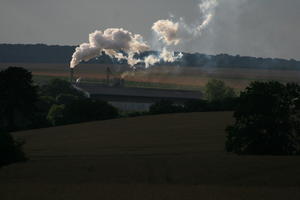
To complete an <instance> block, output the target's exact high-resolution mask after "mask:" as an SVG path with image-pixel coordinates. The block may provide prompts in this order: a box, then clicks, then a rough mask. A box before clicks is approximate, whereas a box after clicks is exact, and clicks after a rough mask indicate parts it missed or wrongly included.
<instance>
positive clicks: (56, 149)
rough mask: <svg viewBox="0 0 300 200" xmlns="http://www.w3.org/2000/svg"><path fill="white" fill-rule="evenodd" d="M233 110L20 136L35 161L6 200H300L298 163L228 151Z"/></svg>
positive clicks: (4, 174) (6, 188) (22, 169)
mask: <svg viewBox="0 0 300 200" xmlns="http://www.w3.org/2000/svg"><path fill="white" fill-rule="evenodd" d="M232 122H233V118H232V113H231V112H215V113H214V112H212V113H189V114H173V115H157V116H144V117H138V118H123V119H115V120H107V121H100V122H90V123H83V124H75V125H68V126H61V127H54V128H48V129H39V130H32V131H22V132H16V133H14V136H15V137H17V138H24V139H25V140H26V145H25V147H24V149H25V151H26V153H27V155H28V156H29V157H30V160H29V161H28V162H26V163H18V164H13V165H9V166H6V167H3V168H1V169H0V199H1V200H7V199H18V200H19V199H45V200H48V199H49V200H50V199H51V200H52V199H58V200H59V199H75V200H76V199H118V200H120V199H128V200H140V199H170V200H171V199H172V200H176V199H187V200H189V199H230V200H235V199H245V200H248V199H249V200H250V199H256V200H259V199H264V200H265V199H272V200H273V199H275V200H276V199H280V200H281V199H289V200H290V199H291V200H293V199H295V200H296V199H297V200H298V199H300V157H292V156H237V155H232V154H228V153H226V152H225V151H224V142H225V137H226V135H225V132H224V128H225V127H226V126H227V125H229V124H231V123H232Z"/></svg>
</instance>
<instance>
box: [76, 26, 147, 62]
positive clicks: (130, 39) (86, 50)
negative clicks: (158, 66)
mask: <svg viewBox="0 0 300 200" xmlns="http://www.w3.org/2000/svg"><path fill="white" fill-rule="evenodd" d="M149 49H150V47H149V46H148V45H147V43H146V42H144V41H143V37H142V36H141V35H138V34H133V33H131V32H129V31H127V30H124V29H122V28H120V29H118V28H109V29H106V30H105V31H103V32H102V31H98V30H97V31H95V32H93V33H91V34H89V43H83V44H81V45H80V46H79V47H77V48H76V50H75V52H74V53H73V55H72V60H71V63H70V67H71V68H74V67H75V66H76V65H78V64H79V63H80V62H81V61H88V60H90V59H92V58H96V57H98V56H99V55H101V53H102V51H104V52H105V53H106V54H107V55H109V56H111V57H115V58H118V59H126V60H127V61H128V64H130V65H134V64H136V63H138V62H139V60H138V59H135V58H134V54H135V53H140V52H143V51H147V50H149ZM120 51H122V52H125V53H126V54H127V55H123V54H122V53H120Z"/></svg>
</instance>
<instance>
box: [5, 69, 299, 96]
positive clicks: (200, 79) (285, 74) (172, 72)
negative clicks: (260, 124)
mask: <svg viewBox="0 0 300 200" xmlns="http://www.w3.org/2000/svg"><path fill="white" fill-rule="evenodd" d="M7 66H20V67H25V68H27V69H28V70H30V71H32V73H33V75H34V78H35V80H36V81H37V82H38V83H43V82H45V81H47V80H49V79H51V78H54V77H60V78H64V79H68V78H69V67H68V65H66V64H43V63H34V64H32V63H0V70H1V69H4V68H6V67H7ZM107 67H110V69H111V70H112V72H113V74H114V75H115V76H116V77H123V78H124V79H125V80H126V83H127V86H137V87H155V88H165V89H190V90H195V89H196V90H198V89H201V88H203V86H204V85H205V84H206V83H207V81H208V80H209V79H212V78H216V79H220V80H223V81H225V82H226V83H227V84H228V85H229V86H231V87H233V88H236V89H237V90H241V89H243V88H245V87H246V86H247V85H248V84H249V82H251V81H254V80H260V81H264V80H278V81H282V82H288V81H293V82H299V77H300V71H299V70H298V71H297V70H294V71H293V70H265V69H262V70H259V69H232V68H224V69H214V68H196V67H188V66H187V67H170V66H160V67H152V68H149V69H147V70H136V71H133V70H132V69H130V68H129V67H127V66H122V65H103V64H80V65H79V66H77V67H76V68H75V76H76V77H81V78H82V81H88V82H103V80H104V79H105V78H106V68H107Z"/></svg>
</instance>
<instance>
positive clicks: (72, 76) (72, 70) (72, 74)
mask: <svg viewBox="0 0 300 200" xmlns="http://www.w3.org/2000/svg"><path fill="white" fill-rule="evenodd" d="M73 80H74V68H70V83H71V84H73Z"/></svg>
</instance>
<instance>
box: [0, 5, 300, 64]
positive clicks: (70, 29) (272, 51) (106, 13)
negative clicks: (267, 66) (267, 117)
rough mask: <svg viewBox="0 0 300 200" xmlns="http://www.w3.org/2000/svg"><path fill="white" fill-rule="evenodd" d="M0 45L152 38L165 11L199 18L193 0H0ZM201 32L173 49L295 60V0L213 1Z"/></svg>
mask: <svg viewBox="0 0 300 200" xmlns="http://www.w3.org/2000/svg"><path fill="white" fill-rule="evenodd" d="M0 1H1V2H0V27H1V31H0V43H46V44H60V45H77V44H80V43H82V42H86V41H87V40H88V34H89V33H90V32H92V31H94V30H96V29H98V30H103V29H106V28H120V27H122V28H124V29H127V30H129V31H132V32H134V33H139V34H141V35H143V36H144V39H145V40H146V41H151V40H153V37H152V35H153V33H152V31H151V26H152V24H153V23H154V22H155V21H157V20H159V19H167V18H169V16H170V14H172V15H174V16H175V17H176V18H179V17H183V18H184V19H185V20H186V21H187V22H188V23H195V22H197V20H198V18H199V16H200V15H199V11H198V7H197V4H198V0H0ZM219 2H220V3H219V6H218V7H217V9H216V13H215V18H214V19H213V21H212V22H211V24H210V26H209V27H208V28H207V29H206V30H205V31H204V32H203V35H202V36H201V37H199V38H197V39H195V40H193V41H191V42H188V43H186V44H184V45H181V46H180V47H179V48H178V49H177V50H181V51H189V52H195V51H197V52H201V53H209V54H218V53H228V54H234V55H235V54H240V55H248V56H261V57H282V58H295V59H298V60H300V0H219Z"/></svg>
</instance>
